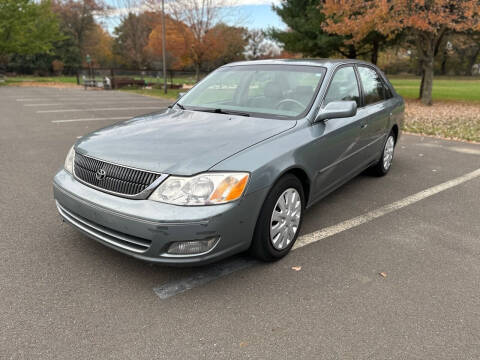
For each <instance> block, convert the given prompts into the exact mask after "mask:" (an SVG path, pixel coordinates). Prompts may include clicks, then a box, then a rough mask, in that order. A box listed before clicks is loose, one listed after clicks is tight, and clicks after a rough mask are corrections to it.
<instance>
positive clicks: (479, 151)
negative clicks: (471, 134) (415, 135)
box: [418, 143, 480, 155]
mask: <svg viewBox="0 0 480 360" xmlns="http://www.w3.org/2000/svg"><path fill="white" fill-rule="evenodd" d="M418 146H423V147H429V148H438V149H444V150H449V151H455V152H458V153H461V154H468V155H480V149H474V148H471V147H466V146H445V145H439V144H432V143H424V144H418Z"/></svg>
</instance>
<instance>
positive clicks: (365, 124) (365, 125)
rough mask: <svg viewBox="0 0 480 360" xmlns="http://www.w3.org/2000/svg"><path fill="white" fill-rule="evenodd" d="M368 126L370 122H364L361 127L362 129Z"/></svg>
mask: <svg viewBox="0 0 480 360" xmlns="http://www.w3.org/2000/svg"><path fill="white" fill-rule="evenodd" d="M367 126H368V124H367V123H364V124H362V125H360V128H361V129H365V128H366V127H367Z"/></svg>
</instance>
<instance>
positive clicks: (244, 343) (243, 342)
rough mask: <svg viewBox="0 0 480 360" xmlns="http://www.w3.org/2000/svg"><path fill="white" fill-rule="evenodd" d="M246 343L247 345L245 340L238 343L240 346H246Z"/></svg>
mask: <svg viewBox="0 0 480 360" xmlns="http://www.w3.org/2000/svg"><path fill="white" fill-rule="evenodd" d="M247 345H248V343H247V342H245V341H242V342H241V343H240V347H245V346H247Z"/></svg>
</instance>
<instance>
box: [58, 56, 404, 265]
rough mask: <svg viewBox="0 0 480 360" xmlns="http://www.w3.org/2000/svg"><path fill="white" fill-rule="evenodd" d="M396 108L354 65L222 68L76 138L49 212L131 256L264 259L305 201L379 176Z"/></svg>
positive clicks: (374, 77) (385, 85) (283, 239)
mask: <svg viewBox="0 0 480 360" xmlns="http://www.w3.org/2000/svg"><path fill="white" fill-rule="evenodd" d="M403 113H404V102H403V99H402V98H401V97H400V96H399V95H398V94H397V93H396V92H395V89H394V88H393V87H392V85H391V84H390V82H389V81H388V79H387V78H386V77H385V76H384V74H383V73H382V72H381V71H380V70H379V69H378V68H377V67H375V66H374V65H372V64H369V63H365V62H362V61H357V60H330V59H328V60H264V61H253V62H240V63H233V64H228V65H225V66H222V67H221V68H219V69H217V70H216V71H214V72H212V73H211V74H210V75H208V76H207V77H206V78H205V79H203V80H202V81H200V82H199V83H198V84H197V85H196V86H195V87H194V88H192V89H191V90H190V91H189V92H187V93H186V94H185V95H183V96H182V97H181V98H180V99H178V100H177V101H176V102H175V103H174V104H173V105H172V106H170V107H169V108H168V109H166V110H165V111H163V112H159V113H153V114H148V115H143V116H138V117H135V118H133V119H131V120H127V121H124V122H119V123H116V124H113V125H111V126H108V127H106V128H103V129H100V130H97V131H94V132H92V133H90V134H88V135H86V136H84V137H82V138H80V139H79V140H78V141H77V142H76V144H75V145H74V146H73V147H72V148H71V149H70V151H69V152H68V155H67V157H66V160H65V166H64V168H63V169H62V170H60V171H59V172H58V173H57V174H56V176H55V178H54V182H53V185H54V186H53V187H54V197H55V202H56V206H57V208H58V211H59V212H60V215H61V216H62V217H63V219H64V220H65V221H66V222H68V223H70V224H71V225H73V226H74V227H75V228H77V229H78V230H80V231H82V232H83V233H84V234H85V235H87V236H89V237H91V238H93V239H95V240H97V241H99V242H101V243H103V244H105V245H106V246H109V247H111V248H113V249H115V250H118V251H121V252H123V253H125V254H128V255H131V256H134V257H136V258H139V259H142V260H147V261H152V262H158V263H164V264H176V265H179V264H184V265H188V264H202V263H208V262H212V261H215V260H218V259H221V258H225V257H227V256H230V255H232V254H235V253H239V252H243V251H246V250H249V251H250V252H251V253H252V254H253V255H254V256H256V257H258V258H259V259H262V260H265V261H273V260H276V259H280V258H282V257H283V256H285V255H286V254H287V253H288V252H289V250H290V249H291V248H292V246H293V245H294V243H295V241H296V239H297V237H298V235H299V232H300V229H301V226H302V219H303V218H304V216H305V212H306V210H307V209H308V208H309V207H311V206H312V205H313V204H315V203H316V202H318V201H319V200H321V199H322V198H323V197H325V196H326V195H327V194H329V193H330V192H332V191H333V190H335V189H336V188H338V187H339V186H341V185H342V184H344V183H345V182H347V181H349V180H350V179H352V178H353V177H355V176H356V175H358V174H359V173H361V172H363V171H364V170H368V171H369V172H370V173H372V174H374V175H377V176H383V175H385V174H387V173H388V171H389V170H390V168H391V165H392V160H393V155H394V149H395V144H396V143H397V141H398V139H399V136H400V128H401V125H402V121H403ZM374 196H375V194H372V197H374Z"/></svg>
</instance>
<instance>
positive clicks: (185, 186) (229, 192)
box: [149, 173, 249, 205]
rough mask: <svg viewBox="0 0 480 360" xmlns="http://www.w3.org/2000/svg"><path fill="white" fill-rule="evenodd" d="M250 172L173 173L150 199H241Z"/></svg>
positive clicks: (211, 201) (189, 201)
mask: <svg viewBox="0 0 480 360" xmlns="http://www.w3.org/2000/svg"><path fill="white" fill-rule="evenodd" d="M248 178H249V174H248V173H204V174H200V175H196V176H193V177H179V176H170V177H168V178H167V179H166V180H165V181H164V182H163V183H162V184H160V186H159V187H158V188H157V189H156V190H155V191H154V192H153V193H152V194H151V195H150V197H149V199H150V200H154V201H159V202H164V203H168V204H174V205H215V204H224V203H227V202H230V201H234V200H237V199H238V198H240V197H241V196H242V194H243V191H244V190H245V188H246V186H247V183H248Z"/></svg>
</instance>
